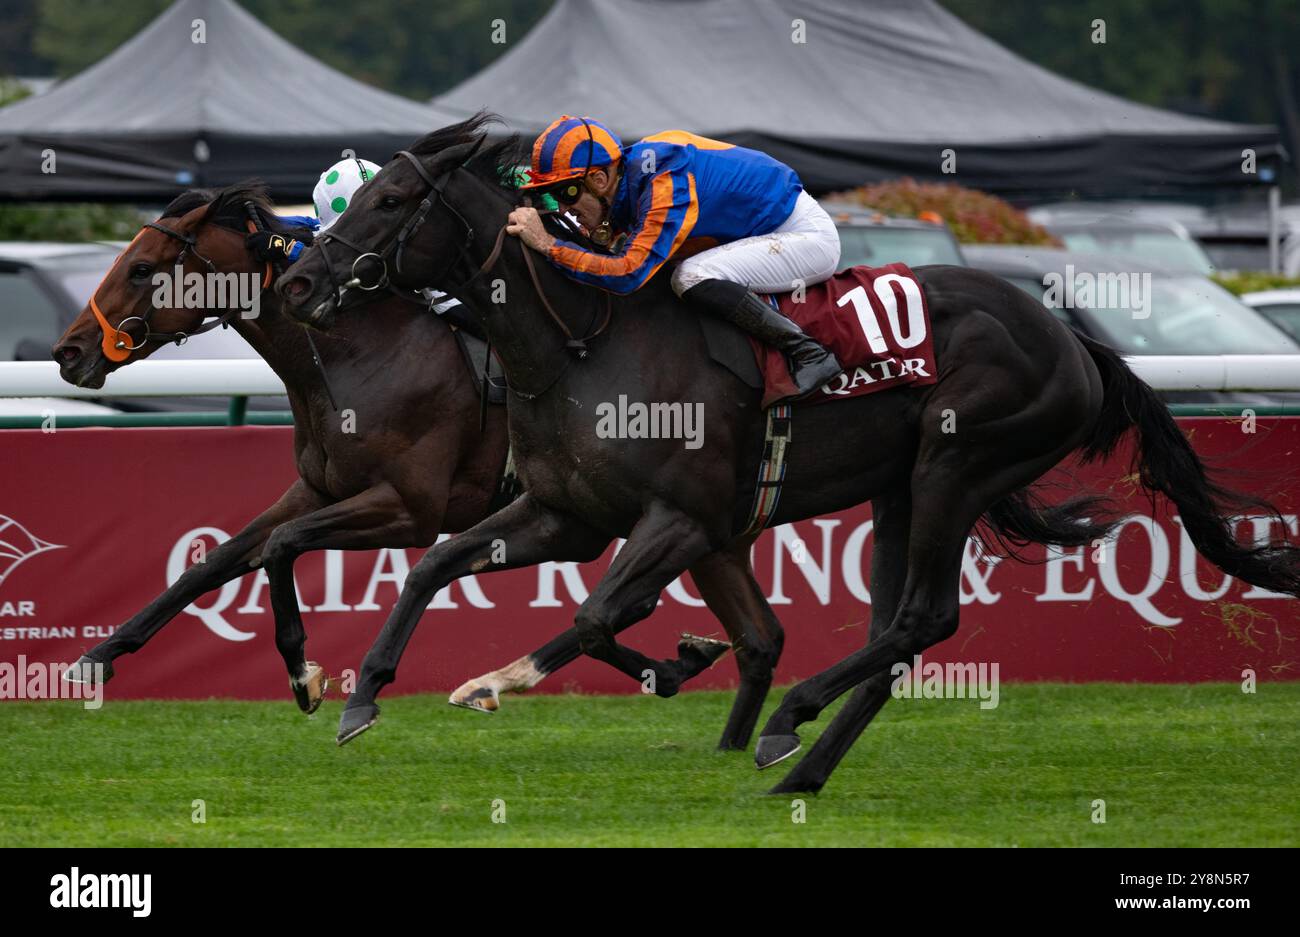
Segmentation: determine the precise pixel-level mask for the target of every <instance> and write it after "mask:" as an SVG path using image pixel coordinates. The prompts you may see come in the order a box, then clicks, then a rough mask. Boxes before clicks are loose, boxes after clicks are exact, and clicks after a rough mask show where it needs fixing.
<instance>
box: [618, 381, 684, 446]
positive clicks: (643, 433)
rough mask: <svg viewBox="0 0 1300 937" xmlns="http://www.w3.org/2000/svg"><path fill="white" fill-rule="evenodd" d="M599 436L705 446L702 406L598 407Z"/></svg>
mask: <svg viewBox="0 0 1300 937" xmlns="http://www.w3.org/2000/svg"><path fill="white" fill-rule="evenodd" d="M596 436H597V437H598V438H600V439H681V440H684V441H685V446H686V448H687V449H699V448H700V447H701V446H703V445H704V404H703V403H682V402H681V401H676V402H674V403H642V402H640V401H632V402H630V403H629V402H628V399H627V394H619V395H618V402H617V403H611V402H609V401H605V402H603V403H599V404H597V405H596Z"/></svg>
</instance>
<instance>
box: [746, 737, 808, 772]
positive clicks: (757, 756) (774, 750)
mask: <svg viewBox="0 0 1300 937" xmlns="http://www.w3.org/2000/svg"><path fill="white" fill-rule="evenodd" d="M800 747H801V744H800V742H799V736H797V735H763V736H759V739H758V745H756V746H755V747H754V764H755V765H756V766H757V767H758V770H759V771H762V770H763V769H764V768H770V767H772V765H774V764H776V763H777V762H778V761H785V760H786V759H787V758H789V757H790V756H791V755H793V754H794V753H795V752H797V751H798V750H799V749H800Z"/></svg>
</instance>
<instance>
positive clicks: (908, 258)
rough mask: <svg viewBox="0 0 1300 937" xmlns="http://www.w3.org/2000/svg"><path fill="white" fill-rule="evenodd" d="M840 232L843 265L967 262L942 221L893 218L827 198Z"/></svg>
mask: <svg viewBox="0 0 1300 937" xmlns="http://www.w3.org/2000/svg"><path fill="white" fill-rule="evenodd" d="M822 207H823V208H825V209H826V211H827V212H829V213H830V216H831V218H832V219H834V221H835V226H836V227H837V228H838V229H839V232H840V251H841V252H840V269H841V270H842V269H844V268H845V267H853V266H856V265H858V264H866V265H867V266H871V267H881V266H884V265H885V264H892V263H902V264H907V265H908V266H909V267H919V266H922V265H924V264H953V265H955V266H958V267H964V266H966V260H965V258H964V257H962V252H961V248H960V247H959V246H958V245H957V239H956V238H955V237H953V235H952V231H951V230H949V228H948V226H947V225H946V224H944V223H943V222H942V221H918V220H917V219H914V218H890V217H888V216H886V215H883V214H880V213H879V212H872V211H868V210H866V209H864V208H862V207H861V206H858V205H847V204H839V203H834V202H825V203H823V204H822Z"/></svg>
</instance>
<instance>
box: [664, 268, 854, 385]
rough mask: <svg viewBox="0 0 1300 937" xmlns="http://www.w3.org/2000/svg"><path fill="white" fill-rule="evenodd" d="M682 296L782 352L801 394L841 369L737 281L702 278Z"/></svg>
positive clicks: (812, 342) (811, 341)
mask: <svg viewBox="0 0 1300 937" xmlns="http://www.w3.org/2000/svg"><path fill="white" fill-rule="evenodd" d="M682 299H685V300H688V301H690V302H693V303H698V304H700V305H701V306H703V307H704V308H705V309H707V310H708V311H709V312H711V313H713V314H714V315H717V316H721V317H722V318H723V319H726V320H727V321H728V322H730V323H731V324H732V325H735V326H736V327H738V328H740V329H743V330H744V331H746V332H748V333H749V334H750V335H752V336H754V337H755V338H756V339H758V340H759V341H760V342H762V343H763V344H765V345H771V346H772V347H773V348H776V349H777V350H779V351H781V352H783V353H784V354H785V357H786V361H788V362H789V364H790V377H791V379H793V381H794V385H795V387H797V388H798V389H799V396H801V397H802V396H803V395H804V394H810V393H812V392H813V391H815V390H817V388H819V387H821V386H822V385H823V384H825V383H826V382H827V381H829V380H832V379H833V378H835V377H836V376H837V375H838V374H839V373H840V371H841V370H842V368H841V367H840V363H839V362H838V361H836V360H835V356H834V355H833V354H831V353H830V352H829V351H827V350H826V349H825V348H823V347H822V346H821V345H819V344H817V342H815V341H813V340H812V339H811V338H809V337H808V336H807V335H805V334H804V333H803V330H802V329H800V328H799V326H797V325H795V324H794V323H793V322H791V321H790V320H789V319H787V318H786V317H785V316H783V315H781V313H779V312H777V311H776V310H775V309H773V308H772V307H771V306H769V305H768V304H767V303H765V302H763V300H761V299H759V298H758V297H757V296H755V295H754V294H753V293H751V292H750V291H749V290H747V289H745V287H744V286H742V285H741V284H739V283H732V282H731V281H730V280H702V281H701V282H699V283H697V284H695V286H692V287H691V288H690V289H688V290H687V291H686V292H684V293H683V294H682Z"/></svg>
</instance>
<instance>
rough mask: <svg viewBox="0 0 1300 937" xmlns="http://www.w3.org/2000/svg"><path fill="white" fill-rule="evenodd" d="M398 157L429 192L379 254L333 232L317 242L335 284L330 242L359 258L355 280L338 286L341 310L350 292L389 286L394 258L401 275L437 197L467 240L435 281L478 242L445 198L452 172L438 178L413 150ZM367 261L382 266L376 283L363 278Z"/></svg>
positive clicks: (315, 317) (319, 311) (314, 315)
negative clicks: (408, 249) (404, 260)
mask: <svg viewBox="0 0 1300 937" xmlns="http://www.w3.org/2000/svg"><path fill="white" fill-rule="evenodd" d="M475 149H477V147H475ZM396 155H397V156H401V157H404V158H405V159H406V160H407V161H408V162H409V163H410V164H411V166H412V167H413V168H414V169H415V171H416V173H418V174H419V176H420V178H421V179H422V180H423V181H424V184H425V185H426V186H428V191H427V192H426V193H425V195H424V198H423V199H421V200H420V203H419V204H418V205H417V206H416V207H415V209H414V210H413V211H411V212H410V213H409V214H407V216H406V217H405V218H403V219H402V222H401V224H400V225H399V226H398V228H397V232H396V234H395V235H394V236H393V237H391V238H390V239H389V240H388V241H387V242H386V243H385V244H384V245H383V247H381V248H380V249H379V250H378V251H372V250H367V249H365V248H363V247H360V246H358V245H356V244H353V243H352V242H351V241H349V240H348V239H347V238H345V237H343V236H342V235H340V234H337V233H335V232H333V231H325V232H323V233H321V234H318V235H317V236H316V239H315V241H314V242H313V243H314V244H315V246H316V248H317V249H318V250H319V251H320V256H321V261H322V262H323V263H324V264H325V275H326V276H328V277H329V281H330V283H331V284H334V283H338V278H337V277H336V276H335V275H334V265H333V263H332V262H331V261H330V255H329V251H328V250H327V249H326V246H327V245H328V243H329V242H330V241H338V242H339V243H340V244H342V245H343V246H344V247H346V248H348V249H349V250H351V251H352V252H353V253H355V254H356V255H357V256H356V258H355V259H354V260H353V261H352V267H351V270H350V272H351V274H352V276H351V279H349V280H347V281H345V282H344V283H343V284H342V285H341V286H339V287H338V289H339V294H340V301H339V305H338V308H340V309H341V308H343V303H342V298H341V297H342V295H343V294H345V293H346V292H347V291H348V290H350V289H359V290H363V291H366V292H370V291H372V290H377V289H383V288H385V287H388V286H389V285H390V281H389V276H388V262H389V260H390V259H391V260H392V262H393V268H394V269H395V270H396V271H397V272H398V273H399V274H400V273H401V272H402V255H403V252H404V251H405V250H406V242H407V241H409V240H410V239H411V238H412V237H414V236H415V233H416V232H417V231H419V230H420V227H421V226H422V225H423V224H424V221H425V219H426V218H427V217H428V215H429V212H430V211H431V210H432V209H433V203H434V200H435V198H436V199H437V201H438V202H439V203H440V204H441V205H442V206H443V207H445V208H446V209H447V210H448V211H449V212H451V213H452V214H453V215H454V216H455V217H456V220H457V221H459V222H460V224H461V227H462V228H464V229H465V239H464V240H463V241H462V242H461V243H460V244H459V245H458V247H459V252H458V253H457V255H456V257H455V258H453V260H452V261H451V263H449V264H448V265H447V269H446V270H444V271H443V275H442V277H435V278H432V280H431V282H441V279H442V278H445V276H446V274H448V273H450V272H451V270H452V268H453V267H454V266H455V265H456V264H457V263H459V262H460V260H461V259H462V258H463V257H464V256H465V254H466V252H467V251H468V250H469V246H470V244H472V243H473V242H474V227H473V226H472V225H471V224H470V223H469V222H468V221H466V220H465V216H464V215H462V214H461V213H460V212H458V211H457V210H456V208H455V206H453V205H452V204H451V203H450V202H448V201H447V199H446V196H445V195H443V190H444V189H445V188H446V187H447V181H448V180H449V179H450V178H451V173H450V172H447V173H443V174H442V177H441V178H439V179H434V178H433V176H432V175H430V174H429V171H428V170H427V169H425V168H424V165H423V164H422V163H421V162H420V160H419V159H418V158H417V157H416V156H415V155H414V154H413V153H411V152H410V151H408V150H399V151H398V152H397V154H396ZM470 155H471V156H473V153H472V152H471V154H470ZM366 260H370V261H372V262H375V263H377V264H378V270H379V274H378V276H377V277H375V278H374V280H373V282H370V281H367V280H365V279H363V277H362V275H361V273H360V272H359V271H358V269H357V268H358V266H359V265H360V264H361V263H362V261H366ZM476 278H477V274H476V275H475V277H473V278H471V279H470V280H468V281H466V282H465V283H463V284H461V287H465V286H468V285H469V283H471V282H473V280H474V279H476ZM325 311H326V310H325V304H321V305H320V306H317V307H316V308H315V309H314V310H312V312H311V315H310V316H309V317H308V321H309V322H317V321H319V320H320V318H321V317H322V316H323V315H324V314H325Z"/></svg>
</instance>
